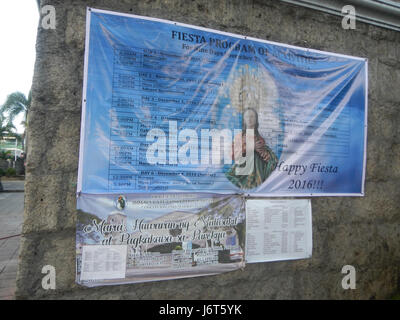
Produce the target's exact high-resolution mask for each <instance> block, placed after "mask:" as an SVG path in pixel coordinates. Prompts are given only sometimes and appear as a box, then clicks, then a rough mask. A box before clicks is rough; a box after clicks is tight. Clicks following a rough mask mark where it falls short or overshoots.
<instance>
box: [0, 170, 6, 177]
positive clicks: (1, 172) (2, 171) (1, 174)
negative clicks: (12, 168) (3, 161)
mask: <svg viewBox="0 0 400 320" xmlns="http://www.w3.org/2000/svg"><path fill="white" fill-rule="evenodd" d="M5 174H6V172H5V171H4V170H3V169H2V168H0V177H2V176H4V175H5Z"/></svg>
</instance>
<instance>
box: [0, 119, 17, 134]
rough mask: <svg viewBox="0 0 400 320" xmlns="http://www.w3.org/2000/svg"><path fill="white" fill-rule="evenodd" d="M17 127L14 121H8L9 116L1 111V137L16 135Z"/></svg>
mask: <svg viewBox="0 0 400 320" xmlns="http://www.w3.org/2000/svg"><path fill="white" fill-rule="evenodd" d="M14 130H15V127H14V125H13V124H12V122H10V121H7V118H6V117H5V116H4V114H3V113H1V112H0V139H3V138H4V137H9V136H14V134H15V133H14Z"/></svg>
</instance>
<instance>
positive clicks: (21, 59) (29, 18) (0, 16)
mask: <svg viewBox="0 0 400 320" xmlns="http://www.w3.org/2000/svg"><path fill="white" fill-rule="evenodd" d="M0 3H1V4H0V39H1V50H0V72H1V76H0V105H2V104H3V103H4V102H5V101H6V99H7V95H9V94H10V93H12V92H15V91H21V92H22V93H24V94H25V95H26V96H27V95H28V93H29V90H30V88H31V86H32V78H33V68H34V64H35V57H36V53H35V44H36V33H37V27H38V24H39V10H38V7H37V4H36V1H35V0H13V1H4V0H2V1H1V2H0ZM22 120H23V118H22V115H21V116H20V117H18V118H17V119H16V121H14V125H15V126H16V128H17V132H19V133H22V132H23V131H24V128H23V126H22V125H21V124H20V123H21V121H22Z"/></svg>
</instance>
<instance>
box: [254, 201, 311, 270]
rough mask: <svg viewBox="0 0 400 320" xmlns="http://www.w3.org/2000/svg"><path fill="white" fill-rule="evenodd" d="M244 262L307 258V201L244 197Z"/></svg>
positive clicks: (309, 229)
mask: <svg viewBox="0 0 400 320" xmlns="http://www.w3.org/2000/svg"><path fill="white" fill-rule="evenodd" d="M246 224H247V225H246V262H247V263H253V262H267V261H278V260H292V259H304V258H310V257H311V254H312V219H311V201H310V199H304V200H303V199H302V200H267V199H250V200H247V201H246Z"/></svg>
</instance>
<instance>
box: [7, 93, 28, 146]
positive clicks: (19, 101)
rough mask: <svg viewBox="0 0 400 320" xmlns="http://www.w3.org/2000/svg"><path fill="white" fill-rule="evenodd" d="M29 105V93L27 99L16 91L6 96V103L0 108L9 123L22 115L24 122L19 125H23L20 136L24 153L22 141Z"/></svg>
mask: <svg viewBox="0 0 400 320" xmlns="http://www.w3.org/2000/svg"><path fill="white" fill-rule="evenodd" d="M31 103H32V94H31V91H29V94H28V97H26V96H25V95H24V94H23V93H22V92H19V91H17V92H14V93H11V94H10V95H8V97H7V100H6V102H5V103H4V104H3V105H2V106H1V108H0V113H2V114H4V113H7V114H8V122H9V123H12V122H13V121H14V118H15V117H16V116H17V115H19V114H20V113H24V120H23V121H22V122H21V124H23V125H24V127H25V130H24V133H23V134H22V137H23V139H22V148H23V149H24V151H25V143H24V140H25V136H26V135H25V132H26V128H27V126H28V113H29V110H30V108H31ZM14 128H15V127H14Z"/></svg>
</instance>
